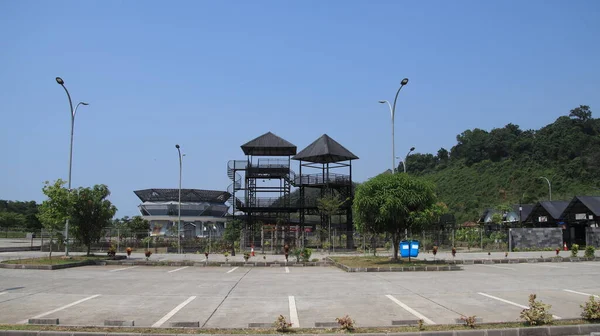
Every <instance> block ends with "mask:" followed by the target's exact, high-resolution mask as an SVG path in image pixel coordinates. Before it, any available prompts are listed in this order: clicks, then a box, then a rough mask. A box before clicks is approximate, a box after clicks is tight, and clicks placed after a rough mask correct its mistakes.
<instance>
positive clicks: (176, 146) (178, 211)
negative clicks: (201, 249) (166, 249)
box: [175, 145, 182, 254]
mask: <svg viewBox="0 0 600 336" xmlns="http://www.w3.org/2000/svg"><path fill="white" fill-rule="evenodd" d="M175 148H177V152H178V153H179V206H178V210H177V251H178V253H179V254H181V170H182V163H181V150H180V148H179V145H175Z"/></svg>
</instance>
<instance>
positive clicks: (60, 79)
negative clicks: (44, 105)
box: [56, 77, 65, 85]
mask: <svg viewBox="0 0 600 336" xmlns="http://www.w3.org/2000/svg"><path fill="white" fill-rule="evenodd" d="M56 82H57V83H58V84H60V85H63V84H65V81H64V80H62V78H60V77H56Z"/></svg>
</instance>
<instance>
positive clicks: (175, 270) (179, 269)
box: [167, 266, 190, 273]
mask: <svg viewBox="0 0 600 336" xmlns="http://www.w3.org/2000/svg"><path fill="white" fill-rule="evenodd" d="M188 267H190V266H185V267H181V268H178V269H174V270H172V271H168V272H167V273H174V272H177V271H181V270H182V269H186V268H188Z"/></svg>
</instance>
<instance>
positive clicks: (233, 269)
mask: <svg viewBox="0 0 600 336" xmlns="http://www.w3.org/2000/svg"><path fill="white" fill-rule="evenodd" d="M238 268H239V267H234V268H232V269H230V270H229V271H227V273H231V272H233V271H235V270H236V269H238Z"/></svg>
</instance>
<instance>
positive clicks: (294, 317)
mask: <svg viewBox="0 0 600 336" xmlns="http://www.w3.org/2000/svg"><path fill="white" fill-rule="evenodd" d="M288 300H289V302H290V322H292V328H300V320H299V319H298V310H296V299H294V297H293V296H288Z"/></svg>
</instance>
